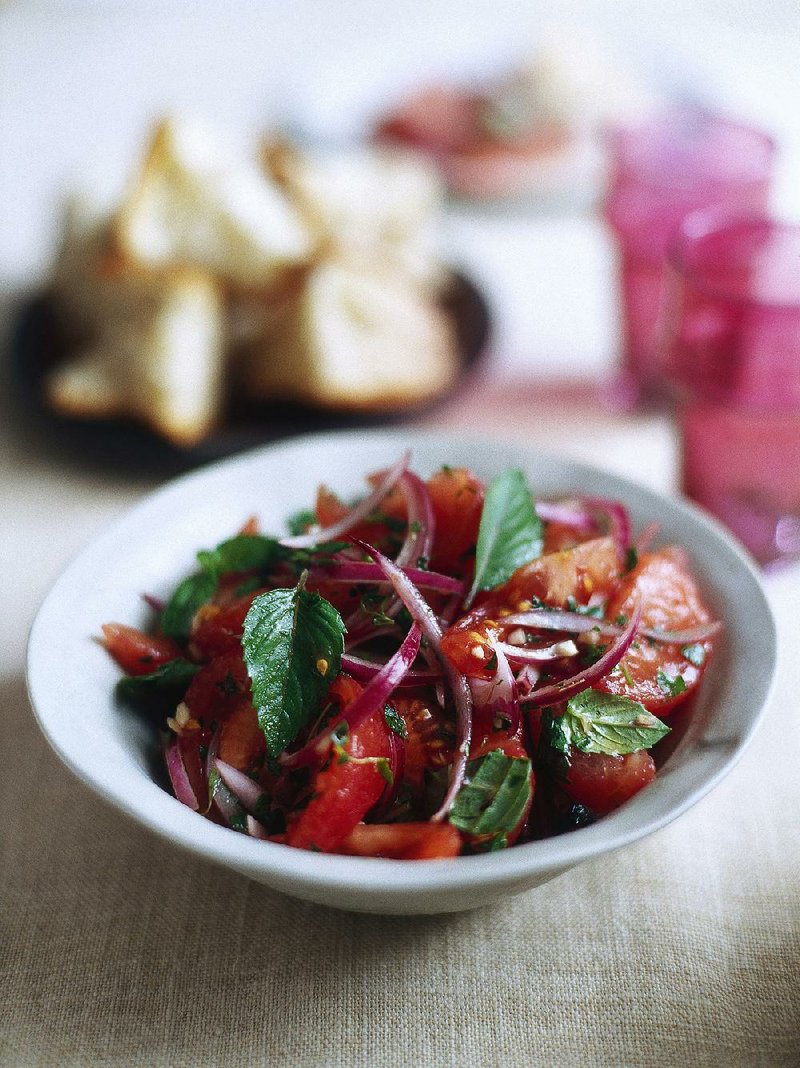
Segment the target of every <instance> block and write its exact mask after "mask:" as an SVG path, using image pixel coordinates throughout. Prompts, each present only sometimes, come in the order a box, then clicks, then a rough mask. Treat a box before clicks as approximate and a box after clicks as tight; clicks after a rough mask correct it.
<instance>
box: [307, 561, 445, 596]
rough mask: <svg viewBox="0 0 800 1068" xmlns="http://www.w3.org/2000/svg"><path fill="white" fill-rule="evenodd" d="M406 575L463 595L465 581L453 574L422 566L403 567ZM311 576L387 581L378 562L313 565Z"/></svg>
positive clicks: (421, 583)
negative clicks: (426, 568)
mask: <svg viewBox="0 0 800 1068" xmlns="http://www.w3.org/2000/svg"><path fill="white" fill-rule="evenodd" d="M403 571H405V573H406V575H408V577H409V578H410V579H411V581H412V582H413V583H415V584H416V585H417V586H421V587H422V588H423V589H426V590H435V591H436V592H437V593H452V594H458V595H459V596H463V594H464V589H465V586H464V583H463V582H462V581H461V580H460V579H457V578H453V577H452V576H451V575H443V574H441V572H439V571H425V570H424V569H423V568H420V567H403ZM309 578H311V579H316V580H320V581H324V582H352V583H368V582H377V583H385V582H386V576H385V575H384V574H383V572H382V571H381V569H380V568H379V567H378V565H377V564H368V563H356V562H354V561H348V562H347V563H334V564H323V565H322V566H320V567H312V568H311V570H310V572H309Z"/></svg>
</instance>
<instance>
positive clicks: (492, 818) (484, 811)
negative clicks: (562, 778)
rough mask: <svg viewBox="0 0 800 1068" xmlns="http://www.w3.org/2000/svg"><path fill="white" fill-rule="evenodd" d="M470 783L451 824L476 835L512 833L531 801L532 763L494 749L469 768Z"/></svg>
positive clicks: (459, 798)
mask: <svg viewBox="0 0 800 1068" xmlns="http://www.w3.org/2000/svg"><path fill="white" fill-rule="evenodd" d="M467 775H468V781H467V782H465V784H464V785H463V786H462V787H461V789H460V790H459V791H458V794H457V795H456V799H455V801H454V802H453V807H452V808H451V809H450V816H449V819H450V822H451V823H452V824H453V826H454V827H457V828H458V829H459V830H460V831H464V832H465V833H467V834H472V835H480V836H483V835H502V834H506V833H508V832H509V831H512V830H513V829H514V828H515V827H516V826H517V824H518V823H519V821H520V820H521V819H522V816H523V814H524V812H525V808H526V806H527V805H528V802H529V801H530V798H531V762H530V760H526V759H524V758H522V757H508V756H506V755H505V753H504V752H503V751H502V750H500V749H494V750H492V752H491V753H487V754H486V756H485V757H482V758H481V759H480V760H476V761H473V763H472V764H470V766H469V768H468V769H467Z"/></svg>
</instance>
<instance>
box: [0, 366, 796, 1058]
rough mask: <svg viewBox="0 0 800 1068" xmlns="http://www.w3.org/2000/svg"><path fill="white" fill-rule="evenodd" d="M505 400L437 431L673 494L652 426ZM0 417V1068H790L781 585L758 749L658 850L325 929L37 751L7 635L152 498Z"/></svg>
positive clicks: (659, 436) (792, 591)
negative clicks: (515, 445) (435, 910)
mask: <svg viewBox="0 0 800 1068" xmlns="http://www.w3.org/2000/svg"><path fill="white" fill-rule="evenodd" d="M3 396H4V397H5V398H6V402H7V400H8V389H7V388H6V389H4V391H3ZM507 397H508V394H507V393H506V392H504V391H502V390H500V389H498V388H496V387H495V386H493V385H492V384H491V382H489V383H488V385H487V384H481V383H476V384H474V385H473V388H472V391H471V392H468V393H467V394H466V395H462V396H461V397H460V398H459V399H456V400H454V401H453V402H451V403H450V404H449V405H448V406H446V408H445V409H444V411H443V412H441V413H440V416H439V418H440V420H441V421H444V422H445V423H446V424H449V425H454V426H457V425H462V424H468V425H470V426H472V427H473V428H474V427H475V426H481V425H483V426H486V427H487V428H489V427H491V426H492V425H496V423H497V420H498V419H502V425H503V427H504V430H505V431H511V432H518V433H519V434H520V435H524V436H525V437H527V438H528V439H530V440H534V441H537V442H540V443H541V442H545V443H547V444H549V445H552V446H555V447H557V448H564V449H566V450H567V451H569V452H571V453H572V454H574V455H577V456H579V457H581V458H584V459H593V460H594V461H595V462H597V463H600V464H605V465H606V466H609V467H612V468H614V469H615V470H617V471H621V472H623V473H626V474H631V475H634V476H638V477H639V478H640V479H641V480H642V481H644V482H647V483H648V484H650V485H651V486H654V487H656V488H658V489H663V490H670V489H671V488H673V486H674V481H675V447H674V442H673V438H672V434H671V431H670V429H669V426H668V424H667V423H666V422H665V421H664V420H662V419H659V418H641V419H625V418H621V417H611V416H609V415H606V414H603V413H601V412H600V411H599V410H588V409H587V410H586V411H583V412H582V413H581V414H580V417H576V416H575V412H574V409H573V410H572V411H571V412H570V413H569V414H568V413H567V412H566V409H565V408H559V406H558V404H556V403H555V402H551V401H547V402H546V403H541V404H538V403H537V401H536V396H535V393H533V392H529V393H526V392H525V390H524V389H517V390H516V391H515V394H514V400H513V401H508V400H507ZM6 402H4V406H3V412H2V416H3V417H2V420H0V425H2V429H1V430H0V435H2V437H1V438H0V499H2V501H3V505H4V507H3V517H2V524H1V526H0V539H1V541H0V546H1V551H0V559H2V564H3V567H2V582H0V591H1V592H0V597H2V601H1V602H0V628H2V629H1V631H0V708H2V717H3V725H4V730H3V732H2V735H1V736H0V738H1V739H2V750H1V751H2V775H0V812H1V813H2V819H1V820H0V1063H2V1064H3V1065H13V1066H16V1065H21V1066H27V1065H53V1066H62V1065H63V1066H66V1065H112V1064H113V1065H176V1066H178V1065H186V1066H195V1065H224V1066H228V1068H233V1066H239V1065H260V1064H265V1065H286V1066H298V1068H299V1066H303V1068H306V1066H307V1068H311V1066H315V1068H317V1066H318V1068H323V1066H328V1065H398V1066H400V1065H404V1066H405V1065H407V1066H418V1065H431V1066H439V1065H442V1066H443V1065H463V1064H475V1065H512V1066H516V1065H519V1066H523V1065H525V1066H528V1065H643V1066H644V1065H652V1066H660V1065H673V1064H679V1065H710V1066H716V1065H727V1066H739V1065H741V1066H751V1065H797V1064H800V829H799V828H800V821H799V820H798V813H799V812H800V791H799V790H798V767H800V722H799V720H800V708H799V707H798V706H799V705H800V701H799V700H798V693H800V658H798V653H797V639H798V624H797V613H798V605H799V604H800V597H799V596H798V594H800V575H798V574H788V575H785V576H784V577H782V578H780V579H775V580H772V581H771V582H770V598H771V600H772V603H773V605H774V608H775V611H776V613H777V615H778V620H779V627H780V633H781V639H782V643H783V650H782V653H783V656H782V662H781V668H780V680H779V685H778V689H777V693H776V697H775V700H774V701H773V703H772V706H771V708H770V709H769V714H768V716H767V719H766V722H765V724H764V727H763V729H762V730H761V732H760V734H759V735H758V737H757V738H756V740H755V742H754V744H753V745H752V747H751V748H750V750H749V751H748V752H747V754H746V755H745V757H744V759H743V760H742V761H741V763H740V764H739V765H738V766H737V768H736V769H735V770H734V771H733V773H732V774H731V775H730V776H729V777H728V778H727V779H726V780H725V781H724V782H723V784H722V785H721V786H720V787H719V788H718V789H717V790H716V791H715V792H714V793H713V794H712V795H711V796H709V797H707V798H706V799H705V800H704V801H702V802H701V803H700V804H698V805H697V806H696V807H695V808H694V809H692V810H691V811H689V812H688V813H687V814H685V815H684V816H683V817H682V818H681V819H679V820H678V821H677V822H676V823H674V824H673V825H672V826H670V827H668V828H667V829H665V830H663V831H661V832H659V833H658V834H656V835H654V836H652V837H651V838H649V839H648V840H646V841H644V842H642V843H640V844H639V845H636V846H634V847H632V848H629V849H626V850H624V851H622V852H620V853H617V854H615V855H612V856H609V857H605V858H601V859H599V860H596V861H593V862H590V863H586V864H584V865H583V866H582V867H580V868H578V869H575V870H573V871H571V872H568V873H567V874H565V875H563V876H561V877H560V878H559V879H557V880H556V881H554V882H552V883H550V884H548V885H546V886H544V887H542V888H539V889H537V890H534V891H531V892H529V893H526V894H523V895H521V896H519V897H517V898H515V899H512V900H509V901H508V902H506V903H504V904H501V905H498V906H496V907H492V908H484V909H481V910H479V911H476V912H473V913H467V914H463V915H455V916H443V917H430V918H412V919H400V918H397V919H395V918H385V917H384V918H373V917H369V916H355V915H348V914H346V913H338V912H335V911H329V910H326V909H324V908H320V907H316V906H312V905H307V904H302V903H298V902H296V901H292V900H289V899H287V898H283V897H281V896H279V895H278V894H276V893H273V892H271V891H269V890H267V889H266V888H264V887H262V886H258V885H256V884H254V883H251V882H248V881H246V880H245V879H244V878H242V877H239V876H237V875H234V874H231V873H229V872H225V871H222V870H217V869H216V868H215V867H213V866H211V865H209V864H207V863H205V862H202V861H200V860H195V859H192V858H189V857H187V856H185V855H183V854H181V853H178V852H175V851H173V850H172V849H171V848H170V847H169V846H168V845H166V844H164V843H163V842H160V841H158V840H157V839H156V838H155V837H153V836H152V835H150V834H149V833H147V832H146V831H144V830H142V829H140V828H138V827H137V826H135V825H133V824H132V823H130V822H128V821H127V820H126V819H125V818H123V817H122V816H121V815H118V814H117V813H116V812H115V811H113V810H111V809H110V808H109V807H108V806H107V805H106V804H104V803H102V802H100V801H99V800H97V799H96V798H95V797H93V796H92V794H90V793H89V792H88V790H86V789H85V788H84V787H83V786H82V785H80V784H79V783H78V782H77V781H76V780H75V779H73V777H72V776H71V774H70V773H69V772H67V771H66V770H65V769H64V768H63V767H62V766H61V765H60V764H59V762H58V760H57V759H56V757H55V756H54V755H53V754H52V753H51V752H50V750H49V749H48V747H47V744H46V743H45V742H44V740H43V738H42V737H41V735H40V734H39V731H38V729H37V727H36V725H35V722H34V720H33V717H32V714H31V711H30V709H29V707H28V703H27V699H26V694H25V684H24V677H23V672H24V651H25V640H26V633H27V630H28V627H29V625H30V622H31V619H32V617H33V614H34V612H35V610H36V607H37V605H38V603H39V602H40V601H41V599H42V597H43V595H44V594H45V592H46V590H47V589H48V587H49V585H50V583H51V581H52V580H53V578H54V576H55V575H56V573H57V572H58V571H59V569H60V568H61V567H62V566H63V564H64V563H65V562H66V561H67V560H68V559H69V558H70V556H71V555H72V554H73V553H74V552H75V551H77V550H78V549H79V548H80V547H81V546H82V545H84V544H85V543H86V542H87V540H88V539H90V538H91V537H92V536H93V535H94V534H95V532H96V531H98V530H100V529H101V528H102V527H103V526H104V525H105V524H106V523H107V522H108V521H109V520H110V519H112V518H113V517H115V516H117V515H118V514H119V513H120V512H122V511H123V510H124V509H125V508H126V507H127V506H128V505H130V504H131V503H132V502H133V501H135V500H136V499H137V498H138V497H139V496H140V495H141V494H142V493H143V492H145V491H146V490H147V489H149V488H150V486H152V485H154V484H155V482H156V480H155V479H149V480H148V479H144V478H138V479H131V478H130V477H129V476H125V475H123V474H122V473H119V472H118V473H116V474H115V473H105V474H103V473H96V472H95V473H93V472H92V471H90V470H89V469H87V468H86V467H85V466H80V465H78V464H75V463H74V462H72V461H70V460H69V458H68V457H65V456H61V455H59V454H58V453H56V452H54V451H52V450H48V449H47V448H45V447H44V446H43V445H41V443H39V442H38V441H37V439H36V438H34V437H31V436H29V435H28V434H27V433H26V432H25V431H24V428H21V427H20V426H19V425H18V421H17V420H16V419H14V418H13V417H11V415H10V411H9V405H8V404H7V403H6Z"/></svg>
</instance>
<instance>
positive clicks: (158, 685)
mask: <svg viewBox="0 0 800 1068" xmlns="http://www.w3.org/2000/svg"><path fill="white" fill-rule="evenodd" d="M199 670H200V666H199V665H198V664H191V663H190V662H189V661H188V660H183V659H178V660H170V661H169V662H168V663H166V664H162V665H161V667H158V668H156V670H155V671H151V672H150V674H149V675H130V676H128V677H126V678H124V679H120V680H119V682H118V683H117V686H116V690H115V693H116V695H117V699H118V700H119V701H121V702H122V704H125V705H128V706H129V707H131V708H135V709H136V710H137V711H138V712H143V713H145V714H147V715H148V717H152V718H153V719H156V720H161V719H163V718H164V716H166V715H170V714H171V713H173V712H174V711H175V706H176V705H177V704H178V702H179V701H181V700H183V697H184V695H185V693H186V690H187V689H188V687H189V683H190V682H191V681H192V679H193V678H194V676H195V674H196V673H197V672H198V671H199Z"/></svg>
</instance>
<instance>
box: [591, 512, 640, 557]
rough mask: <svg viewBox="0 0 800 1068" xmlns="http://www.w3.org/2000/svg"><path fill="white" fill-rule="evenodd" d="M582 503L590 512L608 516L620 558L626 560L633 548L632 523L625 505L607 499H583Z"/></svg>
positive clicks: (610, 531)
mask: <svg viewBox="0 0 800 1068" xmlns="http://www.w3.org/2000/svg"><path fill="white" fill-rule="evenodd" d="M581 503H582V504H584V505H585V507H586V508H587V509H589V510H590V511H598V512H604V513H605V514H606V516H607V517H608V522H609V528H610V529H609V533H610V534H611V536H612V538H613V539H614V542H615V544H616V546H617V551H618V552H619V555H620V558H621V559H624V558H625V555H626V553H627V552H628V549H630V547H631V521H630V518H629V516H628V509H627V508H626V507H625V505H624V504H621V503H620V501H612V500H608V499H606V498H605V497H581Z"/></svg>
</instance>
